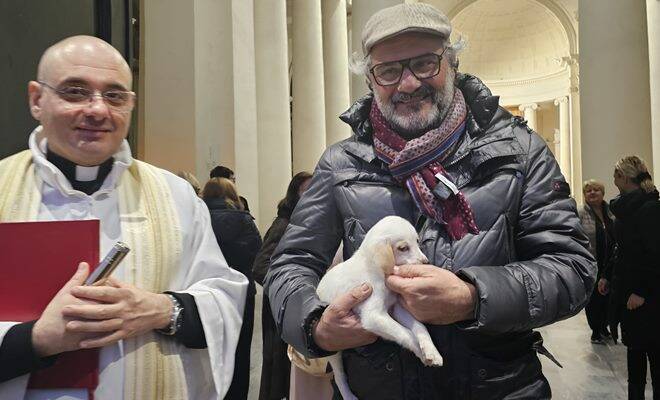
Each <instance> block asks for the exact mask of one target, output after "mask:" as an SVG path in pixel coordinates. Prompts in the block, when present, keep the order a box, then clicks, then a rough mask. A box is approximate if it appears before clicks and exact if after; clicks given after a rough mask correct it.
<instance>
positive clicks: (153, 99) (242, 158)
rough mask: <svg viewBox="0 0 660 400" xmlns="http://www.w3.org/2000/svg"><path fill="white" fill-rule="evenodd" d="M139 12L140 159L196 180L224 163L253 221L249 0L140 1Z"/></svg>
mask: <svg viewBox="0 0 660 400" xmlns="http://www.w3.org/2000/svg"><path fill="white" fill-rule="evenodd" d="M142 15H143V18H144V25H143V28H144V29H142V31H141V35H143V36H142V40H143V44H144V46H141V51H142V48H144V51H143V57H144V63H143V64H142V69H141V70H140V79H141V81H142V82H140V88H141V89H142V92H141V97H143V98H144V100H143V103H142V104H143V110H142V111H141V115H140V116H139V118H140V119H141V122H140V126H141V128H142V129H143V131H142V136H143V137H144V149H145V150H144V160H145V161H147V162H150V163H153V164H155V165H157V166H159V167H162V168H165V169H168V170H170V171H173V172H177V171H179V170H185V171H189V172H192V173H194V174H195V175H196V176H197V178H198V179H199V180H200V181H201V182H205V181H206V179H208V176H209V175H208V173H209V170H210V169H211V168H212V167H213V166H214V165H217V164H222V165H226V166H228V167H230V168H232V169H233V170H234V171H235V172H236V179H237V186H238V190H239V192H240V193H241V195H243V196H245V197H246V198H247V199H248V200H249V201H250V209H251V210H252V211H253V212H254V213H255V214H254V215H255V216H258V213H259V201H258V198H259V186H258V185H259V184H258V174H259V171H258V167H257V166H258V158H257V151H256V149H257V124H256V121H257V117H256V89H255V71H254V65H255V50H254V35H253V32H254V18H253V16H254V15H253V0H226V1H216V0H197V1H195V2H182V1H176V0H144V2H143V9H142ZM171 21H177V23H176V24H172V23H171ZM173 54H174V55H176V56H173ZM141 62H142V60H141Z"/></svg>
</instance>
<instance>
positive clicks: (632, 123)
mask: <svg viewBox="0 0 660 400" xmlns="http://www.w3.org/2000/svg"><path fill="white" fill-rule="evenodd" d="M579 6H580V43H579V45H580V102H581V104H580V105H581V110H580V114H581V120H580V122H581V132H582V178H583V179H585V180H586V179H592V178H593V179H598V180H601V181H603V182H605V184H606V192H607V193H606V197H607V198H611V197H613V196H614V195H615V194H616V193H617V191H616V190H615V187H614V184H613V183H612V168H613V165H614V163H615V162H616V161H617V160H618V159H619V158H621V157H623V156H625V155H629V154H636V155H639V156H641V157H642V158H643V159H644V160H645V161H647V163H649V164H651V162H652V151H651V109H650V105H649V104H650V103H649V64H648V47H647V31H646V14H645V12H646V7H645V4H644V2H643V1H620V0H599V1H593V0H580V2H579Z"/></svg>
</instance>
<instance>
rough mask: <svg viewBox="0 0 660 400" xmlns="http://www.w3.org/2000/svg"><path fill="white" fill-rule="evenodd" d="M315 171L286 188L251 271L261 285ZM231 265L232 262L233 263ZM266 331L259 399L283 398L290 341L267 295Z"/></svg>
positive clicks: (263, 314)
mask: <svg viewBox="0 0 660 400" xmlns="http://www.w3.org/2000/svg"><path fill="white" fill-rule="evenodd" d="M311 179H312V174H310V173H309V172H304V171H303V172H299V173H297V174H296V175H295V176H294V177H293V179H291V182H290V183H289V187H288V188H287V190H286V196H285V197H284V198H283V199H282V200H281V201H280V202H279V204H278V205H277V217H276V218H275V220H274V221H273V224H272V225H271V226H270V228H268V231H267V232H266V235H265V236H264V244H263V246H262V247H261V250H259V253H257V257H256V258H255V261H254V266H253V268H252V273H253V277H254V280H255V281H256V282H257V283H259V284H260V285H263V284H264V278H265V276H266V272H268V268H269V267H270V256H271V255H272V254H273V251H274V250H275V247H277V244H278V243H279V242H280V239H281V238H282V235H283V234H284V230H285V229H286V227H287V225H289V218H291V214H292V213H293V209H294V208H295V207H296V204H298V200H300V196H301V195H302V193H303V192H304V191H305V190H307V187H309V183H310V182H311ZM230 264H231V263H230ZM261 325H262V330H263V352H264V355H263V365H262V368H261V387H260V389H259V400H280V399H282V398H285V397H289V371H290V368H291V363H290V362H289V358H288V356H287V354H286V350H287V344H286V343H285V342H284V341H283V340H282V339H281V338H280V335H279V333H278V332H277V328H276V326H275V321H274V320H273V314H272V313H271V312H270V304H269V302H268V297H267V296H264V299H263V307H262V312H261Z"/></svg>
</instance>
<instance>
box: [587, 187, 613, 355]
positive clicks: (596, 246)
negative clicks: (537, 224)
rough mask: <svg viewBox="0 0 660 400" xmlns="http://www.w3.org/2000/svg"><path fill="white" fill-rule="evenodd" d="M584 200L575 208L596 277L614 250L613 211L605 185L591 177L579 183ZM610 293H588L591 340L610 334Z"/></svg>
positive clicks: (588, 319)
mask: <svg viewBox="0 0 660 400" xmlns="http://www.w3.org/2000/svg"><path fill="white" fill-rule="evenodd" d="M582 192H583V194H584V199H585V204H584V206H582V208H581V209H579V210H578V214H579V216H580V222H581V223H582V228H584V231H585V233H586V234H587V237H588V238H589V251H590V252H591V254H593V256H594V257H596V262H597V264H598V278H601V277H602V276H603V271H604V270H605V267H606V266H607V265H608V263H609V261H610V259H611V257H612V254H613V252H614V246H615V243H616V242H615V241H614V230H613V227H614V225H613V222H612V220H613V215H612V213H611V212H610V210H609V205H608V204H607V202H606V201H605V200H603V197H604V196H605V185H603V184H602V183H600V182H598V181H595V180H593V179H591V180H588V181H586V182H584V184H583V185H582ZM608 297H609V296H608V295H607V294H601V293H600V292H599V291H598V290H594V291H593V292H592V293H591V297H590V299H589V303H587V306H586V307H585V311H586V314H587V322H588V323H589V327H590V328H591V331H592V333H591V343H594V344H605V341H604V340H603V339H604V338H607V337H610V333H609V331H608V330H607V303H608V300H609V298H608Z"/></svg>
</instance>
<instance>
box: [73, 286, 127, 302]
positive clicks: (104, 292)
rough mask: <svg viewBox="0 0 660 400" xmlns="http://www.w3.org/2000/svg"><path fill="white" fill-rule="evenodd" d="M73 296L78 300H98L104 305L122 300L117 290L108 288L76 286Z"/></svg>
mask: <svg viewBox="0 0 660 400" xmlns="http://www.w3.org/2000/svg"><path fill="white" fill-rule="evenodd" d="M71 294H72V295H74V296H76V297H78V298H85V299H90V300H96V301H100V302H103V303H114V302H116V301H118V300H121V296H120V294H119V293H118V291H117V288H113V287H108V286H76V287H74V288H73V289H71Z"/></svg>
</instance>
